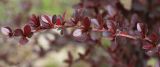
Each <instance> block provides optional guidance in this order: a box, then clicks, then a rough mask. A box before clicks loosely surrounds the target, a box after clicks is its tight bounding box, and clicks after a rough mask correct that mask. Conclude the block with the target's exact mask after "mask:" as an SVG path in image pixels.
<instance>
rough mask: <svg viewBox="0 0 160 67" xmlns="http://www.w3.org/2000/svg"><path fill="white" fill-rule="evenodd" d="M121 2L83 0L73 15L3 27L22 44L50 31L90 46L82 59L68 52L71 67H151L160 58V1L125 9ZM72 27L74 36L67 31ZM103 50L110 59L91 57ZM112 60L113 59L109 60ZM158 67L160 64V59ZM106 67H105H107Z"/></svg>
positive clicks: (140, 0) (141, 1)
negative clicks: (79, 66)
mask: <svg viewBox="0 0 160 67" xmlns="http://www.w3.org/2000/svg"><path fill="white" fill-rule="evenodd" d="M123 6H124V5H123V4H122V3H121V2H120V0H81V1H80V2H79V3H78V4H76V5H74V9H75V11H74V13H73V16H72V17H70V18H69V19H66V18H65V14H66V12H64V13H63V14H62V15H34V14H33V15H32V16H31V17H30V19H29V22H28V23H26V24H25V25H24V27H23V28H19V29H14V30H13V29H12V28H10V27H9V26H6V27H1V32H2V33H3V34H4V35H7V36H9V37H11V38H12V37H20V40H19V43H20V44H26V43H27V42H28V39H29V38H31V37H32V35H34V33H38V32H40V31H43V30H47V29H57V28H58V30H60V32H61V35H63V36H64V37H68V38H72V39H74V40H76V41H78V42H83V43H86V44H88V45H87V46H88V48H87V49H86V52H85V53H84V54H81V53H79V58H78V59H73V56H72V54H71V53H70V52H68V59H67V60H65V62H66V63H68V65H69V67H72V66H73V64H74V63H76V62H78V61H86V62H89V63H90V64H91V65H92V67H102V66H101V65H103V64H107V65H106V66H107V67H147V62H146V61H147V60H148V59H149V58H151V57H156V58H158V59H159V58H160V42H159V39H160V10H159V9H160V1H159V0H133V1H132V6H131V8H126V7H123ZM68 28H72V29H73V30H72V33H68V31H67V30H66V29H68ZM102 38H107V39H109V40H110V41H111V45H110V46H108V47H106V46H104V45H103V44H102V42H101V39H102ZM97 46H98V47H99V48H101V49H103V50H104V51H105V52H106V53H108V54H109V56H100V57H99V59H98V60H95V59H94V58H92V57H91V55H92V54H93V53H94V52H93V51H94V48H95V47H97ZM108 57H109V58H110V59H108ZM157 64H158V65H160V62H159V60H158V61H157ZM106 66H105V67H106Z"/></svg>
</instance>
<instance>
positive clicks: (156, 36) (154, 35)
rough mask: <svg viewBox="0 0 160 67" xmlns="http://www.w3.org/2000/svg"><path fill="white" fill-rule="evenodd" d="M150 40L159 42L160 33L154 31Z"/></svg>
mask: <svg viewBox="0 0 160 67" xmlns="http://www.w3.org/2000/svg"><path fill="white" fill-rule="evenodd" d="M149 38H150V40H152V42H157V41H158V34H156V33H152V34H151V35H150V36H149Z"/></svg>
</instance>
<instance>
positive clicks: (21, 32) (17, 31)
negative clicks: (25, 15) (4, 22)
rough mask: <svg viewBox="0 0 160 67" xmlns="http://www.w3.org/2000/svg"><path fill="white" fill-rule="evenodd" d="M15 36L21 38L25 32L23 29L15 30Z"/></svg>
mask: <svg viewBox="0 0 160 67" xmlns="http://www.w3.org/2000/svg"><path fill="white" fill-rule="evenodd" d="M13 35H14V36H21V35H23V31H22V30H21V29H16V30H14V34H13Z"/></svg>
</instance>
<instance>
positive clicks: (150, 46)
mask: <svg viewBox="0 0 160 67" xmlns="http://www.w3.org/2000/svg"><path fill="white" fill-rule="evenodd" d="M142 48H143V49H145V50H150V49H152V48H153V45H151V44H147V45H143V47H142Z"/></svg>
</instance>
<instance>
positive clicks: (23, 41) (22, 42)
mask: <svg viewBox="0 0 160 67" xmlns="http://www.w3.org/2000/svg"><path fill="white" fill-rule="evenodd" d="M27 42H28V39H27V38H26V37H22V38H21V39H20V40H19V43H20V44H22V45H24V44H26V43H27Z"/></svg>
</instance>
